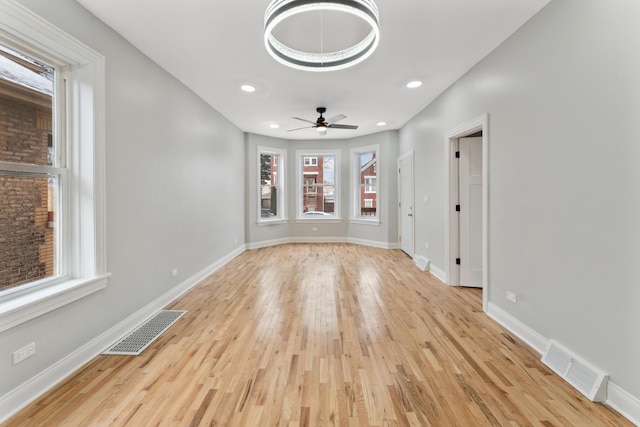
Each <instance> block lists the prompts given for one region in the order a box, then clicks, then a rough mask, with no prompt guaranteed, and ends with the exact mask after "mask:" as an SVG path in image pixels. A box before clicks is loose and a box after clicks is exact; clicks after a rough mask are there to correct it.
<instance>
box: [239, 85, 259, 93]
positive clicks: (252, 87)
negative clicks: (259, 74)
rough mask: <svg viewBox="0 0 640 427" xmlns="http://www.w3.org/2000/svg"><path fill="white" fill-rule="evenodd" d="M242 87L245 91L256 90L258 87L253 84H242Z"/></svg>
mask: <svg viewBox="0 0 640 427" xmlns="http://www.w3.org/2000/svg"><path fill="white" fill-rule="evenodd" d="M240 89H242V90H243V91H245V92H255V91H256V87H255V86H251V85H242V86H240Z"/></svg>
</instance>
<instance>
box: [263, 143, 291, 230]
mask: <svg viewBox="0 0 640 427" xmlns="http://www.w3.org/2000/svg"><path fill="white" fill-rule="evenodd" d="M286 153H287V152H286V150H282V149H280V148H271V147H263V146H258V147H257V156H256V161H257V163H258V167H257V183H258V198H257V201H258V211H257V215H258V221H257V223H258V226H263V225H275V224H283V223H286V222H288V221H289V219H288V218H287V213H286V206H287V203H286V193H287V189H286V179H285V177H286V164H287V157H286V155H287V154H286ZM263 154H269V155H277V156H279V157H280V161H279V164H278V171H277V174H276V188H277V189H278V207H277V211H278V215H277V216H274V217H272V218H262V194H261V187H262V183H261V182H260V181H261V178H260V167H261V163H260V156H261V155H263Z"/></svg>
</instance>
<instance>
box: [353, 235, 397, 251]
mask: <svg viewBox="0 0 640 427" xmlns="http://www.w3.org/2000/svg"><path fill="white" fill-rule="evenodd" d="M347 242H348V243H353V244H354V245H362V246H371V247H374V248H380V249H395V248H393V244H392V243H389V242H378V241H375V240H366V239H356V238H354V237H349V238H348V239H347Z"/></svg>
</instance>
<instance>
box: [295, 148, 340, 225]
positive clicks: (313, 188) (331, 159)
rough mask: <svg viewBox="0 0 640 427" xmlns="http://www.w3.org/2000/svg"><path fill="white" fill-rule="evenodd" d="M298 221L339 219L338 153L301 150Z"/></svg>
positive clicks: (298, 154) (299, 157)
mask: <svg viewBox="0 0 640 427" xmlns="http://www.w3.org/2000/svg"><path fill="white" fill-rule="evenodd" d="M297 157H298V186H299V187H298V219H301V220H323V221H324V220H332V219H333V220H335V219H338V218H339V217H340V215H339V212H340V210H339V194H338V193H339V190H338V188H339V187H338V184H339V169H340V158H339V155H338V153H336V152H317V151H314V152H305V151H298V153H297Z"/></svg>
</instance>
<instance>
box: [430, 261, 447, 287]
mask: <svg viewBox="0 0 640 427" xmlns="http://www.w3.org/2000/svg"><path fill="white" fill-rule="evenodd" d="M429 273H431V274H433V275H434V276H436V277H437V278H438V280H440V281H441V282H442V283H445V281H444V279H445V276H446V274H444V271H443V270H441V269H439V268H438V267H436V266H435V265H433V263H431V264H429Z"/></svg>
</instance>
